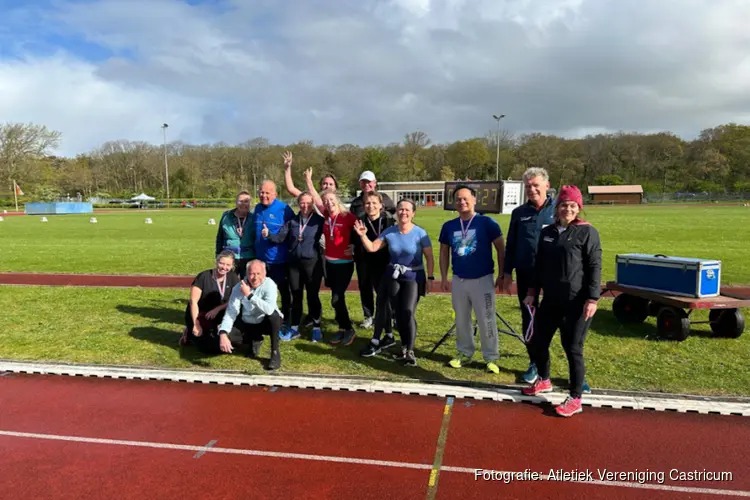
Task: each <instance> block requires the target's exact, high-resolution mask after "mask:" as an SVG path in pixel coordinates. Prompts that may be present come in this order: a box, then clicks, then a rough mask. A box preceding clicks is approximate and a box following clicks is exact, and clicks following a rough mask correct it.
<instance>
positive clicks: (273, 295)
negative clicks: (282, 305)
mask: <svg viewBox="0 0 750 500" xmlns="http://www.w3.org/2000/svg"><path fill="white" fill-rule="evenodd" d="M278 296H279V290H278V288H276V285H274V286H271V287H268V288H265V289H264V290H263V293H253V296H252V297H250V303H251V304H252V305H253V306H255V307H257V308H258V309H260V311H261V312H262V313H263V314H265V315H266V316H268V315H270V314H273V312H274V311H275V310H276V299H277V297H278Z"/></svg>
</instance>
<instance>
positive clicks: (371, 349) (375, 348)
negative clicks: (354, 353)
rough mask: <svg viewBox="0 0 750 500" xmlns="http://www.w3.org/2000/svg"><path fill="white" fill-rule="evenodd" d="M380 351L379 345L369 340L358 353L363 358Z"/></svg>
mask: <svg viewBox="0 0 750 500" xmlns="http://www.w3.org/2000/svg"><path fill="white" fill-rule="evenodd" d="M379 352H380V346H379V345H375V344H373V343H372V342H369V343H368V344H367V346H365V348H364V349H362V351H361V352H360V353H359V355H360V356H362V357H363V358H371V357H373V356H375V355H376V354H378V353H379Z"/></svg>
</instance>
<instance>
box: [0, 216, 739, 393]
mask: <svg viewBox="0 0 750 500" xmlns="http://www.w3.org/2000/svg"><path fill="white" fill-rule="evenodd" d="M586 212H587V213H586V216H587V218H588V219H589V220H590V221H591V222H592V223H593V224H594V225H595V226H596V227H597V228H598V229H599V231H600V232H601V236H602V243H603V248H604V276H603V278H604V279H605V280H606V279H611V278H613V277H614V275H613V269H614V258H615V255H616V254H617V253H631V252H642V253H664V254H668V255H678V256H685V257H703V258H714V259H720V260H722V262H723V267H722V272H723V276H722V282H723V283H724V284H727V283H730V284H747V283H750V258H749V257H750V251H748V249H747V245H746V244H745V242H746V241H750V234H749V233H750V229H748V224H747V222H746V219H748V218H749V217H750V209H747V208H744V207H719V206H706V207H700V206H697V207H675V206H672V207H646V206H639V207H596V208H591V209H587V211H586ZM220 214H221V211H219V210H217V211H198V210H173V211H168V212H136V211H132V212H119V213H101V214H96V217H97V218H98V221H99V223H98V224H90V223H89V216H88V215H86V216H57V217H55V216H50V217H48V219H49V222H48V223H46V224H43V223H41V222H39V217H36V216H33V217H26V216H19V217H6V218H5V220H4V221H3V222H0V271H29V272H67V273H110V274H126V273H139V274H188V275H193V274H195V273H197V272H198V271H201V270H203V269H206V268H208V267H210V266H211V265H212V259H213V248H214V247H213V242H214V237H215V231H216V226H209V225H207V223H206V222H207V221H208V219H209V218H211V217H213V218H216V219H218V217H219V215H220ZM448 215H449V214H448V213H447V212H444V211H440V210H434V209H433V210H419V211H418V212H417V220H416V222H417V223H418V224H420V225H422V226H424V227H425V228H427V230H428V231H429V232H430V234H431V236H432V237H433V239H434V240H437V236H438V234H439V229H440V226H441V224H442V222H443V221H445V220H446V219H447V216H448ZM145 217H151V218H152V219H153V221H154V223H153V224H152V225H146V224H144V223H143V219H144V218H145ZM497 220H498V221H499V222H500V225H501V227H502V229H503V231H505V230H507V225H508V217H506V216H499V217H497ZM329 297H330V296H329V295H327V294H324V297H323V300H324V304H325V309H324V317H325V318H327V323H325V324H324V327H327V331H328V333H329V334H330V333H331V332H332V331H333V330H334V329H335V327H334V325H333V324H332V321H331V320H332V318H333V313H332V311H331V309H330V307H329V305H328V304H327V302H328V301H329V300H330V299H329ZM186 299H187V290H184V291H181V290H170V289H163V290H153V289H138V288H133V289H110V288H72V287H71V288H68V287H63V288H47V287H17V286H4V287H0V324H2V325H3V328H2V329H1V330H0V358H4V359H15V360H39V361H42V360H45V361H67V362H77V363H97V364H124V365H140V366H159V367H175V368H176V367H179V368H190V367H195V368H215V369H236V370H242V371H246V372H250V373H260V372H262V368H261V366H260V365H259V364H258V362H256V361H252V360H249V359H246V358H244V357H239V356H218V357H205V356H202V355H200V354H199V353H197V352H196V351H195V349H193V348H187V349H179V348H178V347H177V339H178V338H179V335H180V331H181V328H182V320H183V311H184V307H185V303H186ZM348 304H349V310H350V312H351V314H352V317H353V319H354V320H355V321H356V322H359V321H361V319H362V312H361V308H360V306H359V300H358V296H357V294H356V293H352V294H349V295H348ZM610 308H611V301H609V300H603V301H602V302H601V305H600V311H599V312H598V313H597V316H596V317H595V320H594V323H593V326H592V328H591V331H590V335H589V338H588V339H587V341H586V360H587V368H588V374H587V379H588V380H589V381H590V383H591V384H592V386H594V387H595V388H597V387H599V388H611V389H628V390H652V391H667V392H678V393H693V394H706V395H708V394H721V395H748V394H749V393H750V391H748V387H750V371H745V370H741V369H739V367H741V366H744V364H745V363H746V360H747V359H748V358H750V334H748V333H747V332H746V333H745V334H744V335H743V336H742V337H740V338H739V339H722V338H715V337H712V336H711V335H710V332H709V329H708V326H707V325H694V326H693V329H692V330H693V331H692V335H691V336H690V337H689V338H688V339H687V340H686V341H684V342H667V341H658V340H655V333H656V329H655V320H654V318H649V320H648V321H647V322H646V323H644V324H643V325H638V326H627V327H626V326H622V325H620V324H619V323H617V322H616V320H615V319H614V317H613V316H612V313H611V310H610ZM498 310H499V312H500V313H501V314H502V315H503V317H505V318H506V319H508V320H509V321H510V322H511V323H512V324H513V325H514V327H516V328H518V327H519V326H520V325H519V323H520V314H519V312H518V309H517V304H516V302H515V300H514V299H513V298H499V299H498ZM450 312H451V306H450V297H447V296H428V297H426V298H425V299H423V301H422V302H420V305H419V308H418V312H417V315H418V321H419V334H418V338H417V356H418V360H419V366H418V367H417V368H411V369H407V368H403V367H400V366H398V365H397V364H395V363H393V362H392V361H390V360H388V359H386V358H385V357H377V358H370V359H364V358H360V357H359V356H358V352H359V350H360V349H361V348H362V347H363V345H364V342H366V338H367V336H368V334H369V332H366V331H359V332H358V333H359V335H360V337H359V338H358V340H357V342H356V343H355V344H354V345H353V346H350V347H339V348H335V347H333V346H330V345H328V344H325V343H321V344H313V343H310V342H308V341H306V340H298V341H295V342H290V343H282V358H283V367H282V371H287V372H302V373H326V374H349V375H361V376H369V377H380V378H387V379H404V378H420V379H426V380H464V381H473V382H484V383H515V382H517V381H518V375H519V374H520V373H521V372H522V371H523V370H524V369H525V368H526V365H527V363H528V360H527V357H526V354H525V350H524V348H523V346H522V345H521V344H520V343H519V342H518V341H517V340H515V339H512V338H510V337H505V336H503V337H501V354H502V359H501V361H500V368H501V373H500V375H499V376H494V375H488V374H486V373H484V371H483V369H482V366H481V365H476V366H472V367H470V368H468V369H463V370H458V371H455V370H452V369H450V368H448V367H446V365H445V364H446V362H447V361H448V360H449V359H450V357H451V356H452V355H453V354H454V353H455V341H454V339H453V338H451V339H450V340H449V341H448V342H447V343H446V344H444V345H443V346H442V347H441V348H440V349H439V350H438V351H437V352H436V353H435V354H434V355H429V354H428V352H429V350H430V348H431V347H432V345H433V344H434V343H435V342H436V341H437V340H438V339H439V338H440V337H441V336H442V335H443V334H444V333H445V331H446V330H447V329H448V327H449V326H450V325H451V324H452V319H451V317H450ZM748 313H750V311H747V310H746V311H745V314H746V315H747V314H748ZM706 317H707V313H706V312H705V311H696V312H695V313H693V316H692V318H693V320H701V319H706ZM266 344H267V342H266ZM267 352H268V346H267V345H266V346H265V347H264V355H265V356H267V355H268V354H267ZM552 376H553V381H554V382H556V383H558V384H563V383H564V380H566V379H567V365H566V362H565V358H564V356H563V353H562V350H561V349H560V347H559V340H555V341H553V347H552Z"/></svg>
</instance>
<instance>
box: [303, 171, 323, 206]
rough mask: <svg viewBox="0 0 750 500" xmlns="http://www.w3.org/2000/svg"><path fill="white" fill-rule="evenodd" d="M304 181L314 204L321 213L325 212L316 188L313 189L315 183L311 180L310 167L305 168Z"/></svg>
mask: <svg viewBox="0 0 750 500" xmlns="http://www.w3.org/2000/svg"><path fill="white" fill-rule="evenodd" d="M305 182H306V183H307V192H308V193H310V196H312V199H313V203H315V206H316V207H317V208H318V210H319V211H320V213H321V214H322V213H325V207H324V206H323V200H322V199H320V195H319V194H318V190H317V189H315V184H313V181H312V169H311V168H308V169H307V170H305Z"/></svg>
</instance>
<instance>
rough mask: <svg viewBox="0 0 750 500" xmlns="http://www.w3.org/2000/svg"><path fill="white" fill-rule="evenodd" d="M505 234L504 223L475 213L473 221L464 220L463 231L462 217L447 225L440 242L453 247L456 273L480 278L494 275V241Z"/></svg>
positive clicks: (452, 254)
mask: <svg viewBox="0 0 750 500" xmlns="http://www.w3.org/2000/svg"><path fill="white" fill-rule="evenodd" d="M502 235H503V232H502V230H501V229H500V225H499V224H498V223H497V222H495V220H494V219H491V218H490V217H487V216H486V215H482V214H475V215H474V218H473V219H471V222H469V221H464V222H463V230H462V229H461V218H460V217H456V218H455V219H453V220H449V221H448V222H446V223H445V224H443V228H442V229H441V230H440V243H442V244H444V245H448V246H450V247H451V260H452V261H453V275H454V276H458V277H459V278H464V279H477V278H481V277H482V276H487V275H488V274H494V272H495V262H494V261H493V260H492V249H493V248H494V246H493V242H494V241H495V240H496V239H497V238H499V237H501V236H502Z"/></svg>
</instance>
